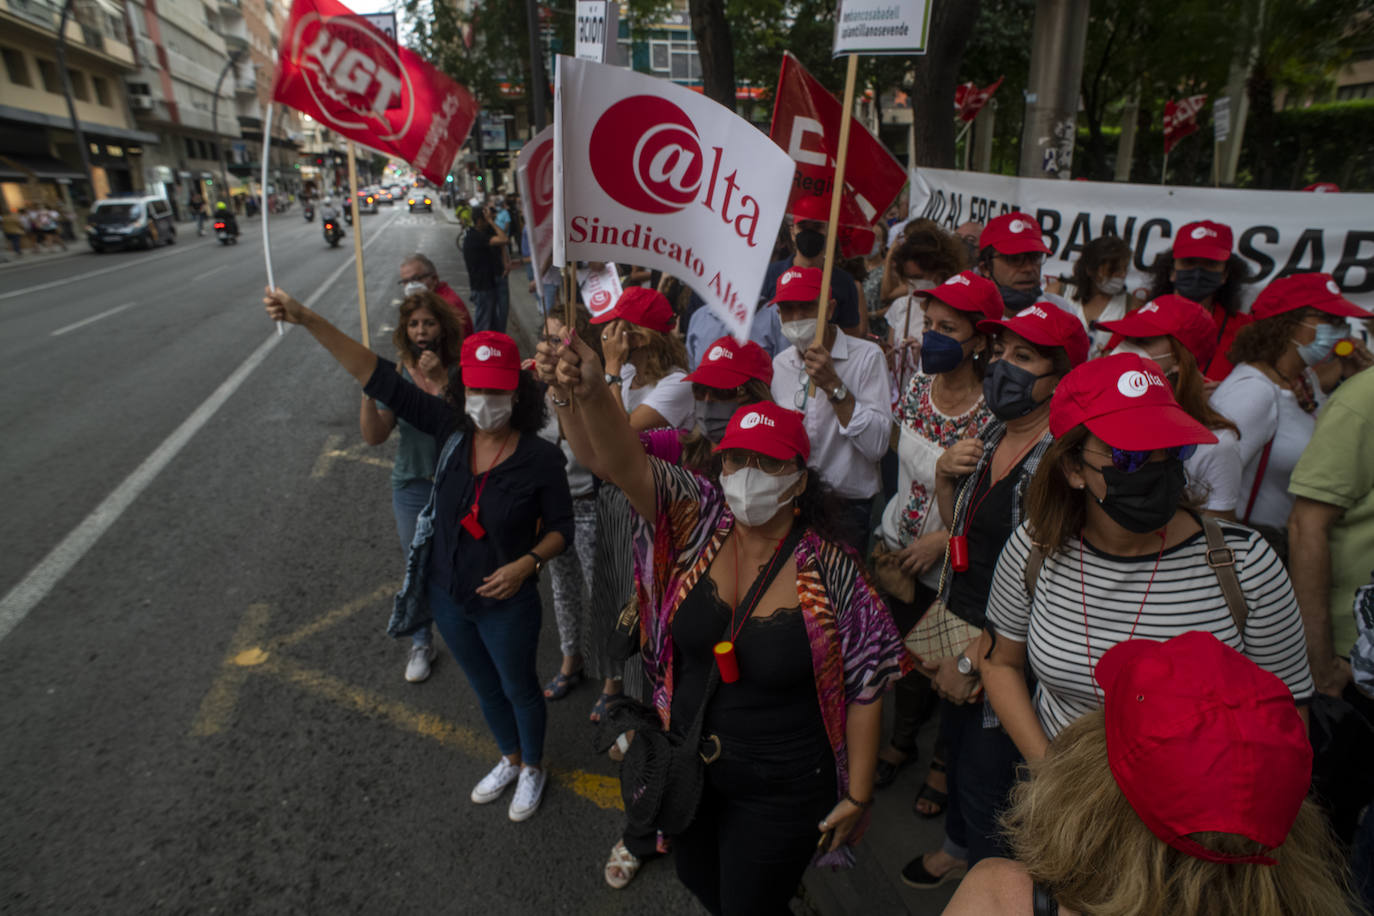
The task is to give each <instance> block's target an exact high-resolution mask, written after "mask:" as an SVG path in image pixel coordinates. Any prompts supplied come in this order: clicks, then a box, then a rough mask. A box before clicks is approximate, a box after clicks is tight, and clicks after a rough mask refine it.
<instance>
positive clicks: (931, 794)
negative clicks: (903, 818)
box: [911, 760, 949, 820]
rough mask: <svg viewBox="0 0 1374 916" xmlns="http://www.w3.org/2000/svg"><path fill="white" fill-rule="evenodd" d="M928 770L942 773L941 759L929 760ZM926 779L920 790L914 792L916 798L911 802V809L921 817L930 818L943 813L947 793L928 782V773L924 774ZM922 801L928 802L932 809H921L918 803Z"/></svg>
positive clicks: (947, 798)
mask: <svg viewBox="0 0 1374 916" xmlns="http://www.w3.org/2000/svg"><path fill="white" fill-rule="evenodd" d="M930 770H931V772H932V773H943V772H945V765H944V763H943V762H942V761H939V760H932V761H931V762H930ZM926 779H927V782H925V783H923V784H922V785H921V791H919V792H917V793H916V798H915V800H914V801H912V803H911V811H912V813H913V814H915V815H916V816H917V817H923V818H925V819H926V820H932V819H934V818H937V817H939V816H940V815H942V814H944V813H945V806H946V805H948V804H949V793H948V792H942V791H941V790H939V789H937V788H935V787H933V786H932V785H931V784H930V782H929V779H930V776H929V775H927V776H926ZM922 801H927V802H929V803H930V804H931V807H932V810H930V811H922V810H921V808H920V804H921V802H922Z"/></svg>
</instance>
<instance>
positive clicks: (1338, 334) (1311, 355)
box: [1293, 321, 1345, 366]
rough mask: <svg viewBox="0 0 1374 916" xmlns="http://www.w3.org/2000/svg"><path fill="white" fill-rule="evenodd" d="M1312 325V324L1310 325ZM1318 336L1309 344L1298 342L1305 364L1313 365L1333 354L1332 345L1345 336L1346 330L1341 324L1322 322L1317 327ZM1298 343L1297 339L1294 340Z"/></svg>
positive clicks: (1299, 353)
mask: <svg viewBox="0 0 1374 916" xmlns="http://www.w3.org/2000/svg"><path fill="white" fill-rule="evenodd" d="M1308 327H1311V325H1308ZM1316 332H1317V333H1316V336H1314V337H1313V338H1312V342H1311V343H1308V344H1298V356H1300V357H1301V358H1302V362H1303V365H1305V366H1313V365H1316V364H1317V363H1319V362H1321V361H1322V360H1324V359H1326V357H1327V356H1329V355H1331V349H1332V347H1334V346H1336V343H1337V342H1338V341H1339V340H1340V339H1341V338H1342V337H1344V336H1345V330H1344V329H1343V328H1341V327H1340V326H1339V325H1335V324H1327V323H1326V322H1324V321H1323V322H1322V323H1321V324H1319V325H1317V327H1316ZM1293 342H1294V343H1297V341H1293Z"/></svg>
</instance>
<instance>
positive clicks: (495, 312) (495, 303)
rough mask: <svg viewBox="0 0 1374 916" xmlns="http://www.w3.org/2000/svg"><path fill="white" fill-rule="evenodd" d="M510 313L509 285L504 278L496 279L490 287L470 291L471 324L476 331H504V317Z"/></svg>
mask: <svg viewBox="0 0 1374 916" xmlns="http://www.w3.org/2000/svg"><path fill="white" fill-rule="evenodd" d="M509 314H510V286H509V285H508V284H507V283H506V278H505V277H502V278H501V279H499V280H497V281H496V286H494V287H492V288H491V289H475V290H473V291H472V326H473V329H474V330H477V331H500V332H501V333H502V334H504V333H506V318H507V317H508V316H509Z"/></svg>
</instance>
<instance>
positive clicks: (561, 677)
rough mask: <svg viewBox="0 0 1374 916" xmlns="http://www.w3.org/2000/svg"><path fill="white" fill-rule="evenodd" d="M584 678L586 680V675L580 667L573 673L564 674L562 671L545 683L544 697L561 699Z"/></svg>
mask: <svg viewBox="0 0 1374 916" xmlns="http://www.w3.org/2000/svg"><path fill="white" fill-rule="evenodd" d="M583 680H585V675H584V674H583V673H582V669H580V668H579V669H578V670H576V671H574V672H573V673H572V674H564V673H563V672H562V671H560V672H558V673H557V674H556V675H554V678H553V680H551V681H549V682H548V683H547V684H545V685H544V699H546V700H561V699H563V698H564V697H565V696H567V695H568V694H569V692H571V691H572V689H573V688H574V687H576V686H577V685H578V684H580V683H582V681H583Z"/></svg>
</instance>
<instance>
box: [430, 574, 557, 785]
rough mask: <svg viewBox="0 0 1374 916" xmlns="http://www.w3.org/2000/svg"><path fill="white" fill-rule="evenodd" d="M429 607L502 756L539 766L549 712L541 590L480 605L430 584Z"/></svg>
mask: <svg viewBox="0 0 1374 916" xmlns="http://www.w3.org/2000/svg"><path fill="white" fill-rule="evenodd" d="M429 609H430V612H431V613H432V614H433V615H434V624H435V626H437V627H438V628H439V633H440V635H441V636H443V637H444V642H446V643H447V644H448V650H449V652H450V653H452V654H453V657H454V658H456V659H457V660H458V664H459V665H460V666H461V667H462V669H463V673H464V674H465V675H467V678H468V683H469V684H471V685H472V691H473V693H475V694H477V702H478V703H479V704H480V705H481V707H482V717H483V718H485V719H486V720H487V727H488V728H490V729H491V733H492V736H493V737H495V738H496V744H497V746H498V747H499V748H500V749H501V753H502V754H505V755H509V754H516V753H518V754H520V755H521V757H522V762H523V763H525V764H527V765H529V766H539V764H540V763H541V762H542V760H543V758H544V728H545V723H546V720H547V710H546V708H545V706H544V690H543V688H542V687H541V686H540V684H539V675H538V673H537V671H536V669H535V650H536V649H537V648H538V646H539V623H540V616H541V614H542V609H541V608H540V605H539V591H538V589H536V588H533V587H529V588H523V589H521V590H520V591H519V592H517V593H516V594H515V597H513V598H509V599H507V600H505V601H503V602H501V603H500V604H498V605H496V606H495V607H479V606H478V605H477V604H476V603H472V604H461V605H460V604H456V603H455V602H454V601H453V599H452V598H450V597H449V595H448V593H447V592H445V591H444V590H443V589H440V588H436V587H435V586H433V585H431V586H430V587H429Z"/></svg>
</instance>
